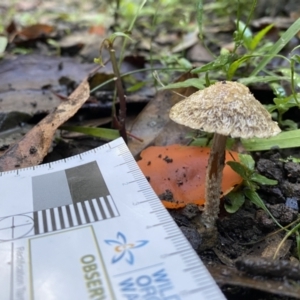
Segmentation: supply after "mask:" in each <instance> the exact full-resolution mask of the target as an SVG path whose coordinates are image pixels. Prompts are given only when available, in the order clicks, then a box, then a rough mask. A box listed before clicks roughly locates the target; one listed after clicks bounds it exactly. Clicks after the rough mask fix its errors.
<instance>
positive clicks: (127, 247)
mask: <svg viewBox="0 0 300 300" xmlns="http://www.w3.org/2000/svg"><path fill="white" fill-rule="evenodd" d="M104 241H105V243H106V244H108V245H110V246H114V251H115V252H116V253H117V254H116V255H114V256H113V258H112V260H111V262H112V263H113V264H114V263H116V262H118V261H119V260H121V259H122V258H124V259H125V261H126V262H127V263H129V264H130V265H133V264H134V256H133V253H132V250H133V249H136V248H140V247H143V246H145V245H146V244H147V243H148V242H149V241H146V240H142V241H136V242H135V243H128V242H127V239H126V237H125V235H124V234H123V233H121V232H118V233H117V239H116V240H104Z"/></svg>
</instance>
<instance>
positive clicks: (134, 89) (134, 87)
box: [126, 81, 146, 92]
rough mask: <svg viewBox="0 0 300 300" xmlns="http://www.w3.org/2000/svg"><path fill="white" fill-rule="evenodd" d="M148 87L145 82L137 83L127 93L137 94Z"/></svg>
mask: <svg viewBox="0 0 300 300" xmlns="http://www.w3.org/2000/svg"><path fill="white" fill-rule="evenodd" d="M145 85H146V82H145V81H140V82H137V83H136V84H134V85H132V86H131V87H129V88H127V89H126V91H127V92H136V91H138V90H140V89H141V88H142V87H144V86H145Z"/></svg>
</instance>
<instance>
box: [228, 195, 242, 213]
mask: <svg viewBox="0 0 300 300" xmlns="http://www.w3.org/2000/svg"><path fill="white" fill-rule="evenodd" d="M226 198H228V199H229V200H230V204H228V203H227V202H225V204H224V207H225V209H226V211H227V212H228V213H231V214H233V213H235V212H237V211H238V210H239V208H240V207H241V206H242V205H243V204H244V202H245V196H244V194H243V193H242V192H241V191H235V192H230V193H229V194H228V195H226Z"/></svg>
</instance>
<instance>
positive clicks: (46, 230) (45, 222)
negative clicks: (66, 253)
mask: <svg viewBox="0 0 300 300" xmlns="http://www.w3.org/2000/svg"><path fill="white" fill-rule="evenodd" d="M42 216H43V227H44V232H48V225H47V217H46V211H45V210H42Z"/></svg>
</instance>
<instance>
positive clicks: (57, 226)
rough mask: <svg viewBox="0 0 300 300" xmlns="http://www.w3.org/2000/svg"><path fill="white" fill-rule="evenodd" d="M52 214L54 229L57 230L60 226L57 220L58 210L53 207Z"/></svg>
mask: <svg viewBox="0 0 300 300" xmlns="http://www.w3.org/2000/svg"><path fill="white" fill-rule="evenodd" d="M53 213H54V219H55V229H56V230H59V229H61V225H60V220H59V214H58V208H57V207H55V208H54V209H53Z"/></svg>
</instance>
